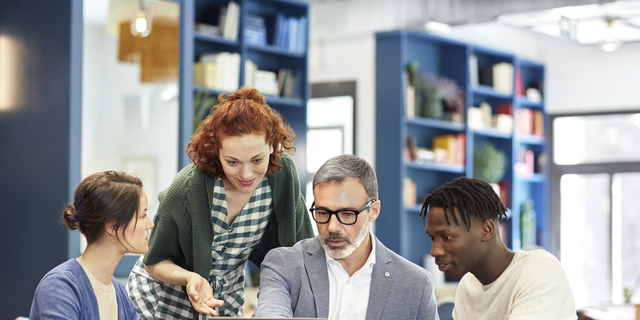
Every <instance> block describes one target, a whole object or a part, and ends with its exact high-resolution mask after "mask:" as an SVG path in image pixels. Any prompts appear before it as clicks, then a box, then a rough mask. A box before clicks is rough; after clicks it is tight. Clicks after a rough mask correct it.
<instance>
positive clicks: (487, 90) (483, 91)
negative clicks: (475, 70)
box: [471, 84, 513, 99]
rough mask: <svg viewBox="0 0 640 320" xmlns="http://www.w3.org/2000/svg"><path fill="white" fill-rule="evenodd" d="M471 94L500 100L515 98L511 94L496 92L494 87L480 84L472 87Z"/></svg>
mask: <svg viewBox="0 0 640 320" xmlns="http://www.w3.org/2000/svg"><path fill="white" fill-rule="evenodd" d="M471 92H472V93H473V94H477V95H484V96H488V97H494V98H499V99H512V98H513V95H511V94H509V93H504V92H500V91H496V90H495V89H493V88H492V87H489V86H485V85H482V84H478V85H475V86H473V87H471Z"/></svg>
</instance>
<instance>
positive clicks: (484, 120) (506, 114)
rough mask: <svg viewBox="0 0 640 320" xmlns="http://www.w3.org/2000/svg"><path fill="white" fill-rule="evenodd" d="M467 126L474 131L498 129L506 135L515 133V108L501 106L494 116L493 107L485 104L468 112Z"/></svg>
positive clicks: (471, 108)
mask: <svg viewBox="0 0 640 320" xmlns="http://www.w3.org/2000/svg"><path fill="white" fill-rule="evenodd" d="M467 124H468V125H469V128H471V129H474V130H485V129H496V130H498V131H500V132H504V133H509V134H510V133H513V106H512V105H510V104H509V105H499V106H497V107H496V113H495V114H493V110H492V108H491V106H490V105H489V104H488V103H486V102H483V103H481V104H480V106H479V107H470V108H469V110H467Z"/></svg>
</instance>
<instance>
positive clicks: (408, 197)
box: [402, 177, 418, 207]
mask: <svg viewBox="0 0 640 320" xmlns="http://www.w3.org/2000/svg"><path fill="white" fill-rule="evenodd" d="M417 194H418V193H417V185H416V183H415V182H413V180H411V178H409V177H404V180H403V186H402V203H403V204H404V206H405V207H413V206H415V205H416V198H417V197H418V196H417Z"/></svg>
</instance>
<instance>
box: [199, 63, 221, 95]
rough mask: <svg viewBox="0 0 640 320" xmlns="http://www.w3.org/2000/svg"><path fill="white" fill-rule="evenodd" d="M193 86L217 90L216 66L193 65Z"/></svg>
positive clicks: (211, 64)
mask: <svg viewBox="0 0 640 320" xmlns="http://www.w3.org/2000/svg"><path fill="white" fill-rule="evenodd" d="M193 84H195V85H197V86H203V87H206V88H209V89H215V88H216V64H215V63H212V62H196V63H194V64H193Z"/></svg>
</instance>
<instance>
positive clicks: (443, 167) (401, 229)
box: [376, 30, 550, 264]
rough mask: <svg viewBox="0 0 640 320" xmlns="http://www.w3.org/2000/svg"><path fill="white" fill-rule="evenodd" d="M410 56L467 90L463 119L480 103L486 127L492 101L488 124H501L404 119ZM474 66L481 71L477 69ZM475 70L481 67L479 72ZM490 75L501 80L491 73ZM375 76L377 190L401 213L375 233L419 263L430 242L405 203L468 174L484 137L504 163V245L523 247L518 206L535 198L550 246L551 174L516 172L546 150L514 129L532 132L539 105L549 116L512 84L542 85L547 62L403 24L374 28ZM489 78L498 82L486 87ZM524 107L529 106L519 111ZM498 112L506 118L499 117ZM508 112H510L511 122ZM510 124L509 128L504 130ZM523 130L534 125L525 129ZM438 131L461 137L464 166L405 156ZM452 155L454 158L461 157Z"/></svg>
mask: <svg viewBox="0 0 640 320" xmlns="http://www.w3.org/2000/svg"><path fill="white" fill-rule="evenodd" d="M412 62H417V65H418V71H419V72H420V73H422V74H425V75H428V74H434V75H437V76H440V77H444V78H447V79H450V80H452V81H454V82H455V83H456V84H457V86H458V87H459V88H460V89H461V90H462V92H463V93H464V96H465V101H464V108H465V114H464V117H463V118H464V119H467V120H469V119H470V117H469V114H470V112H468V110H470V108H471V107H478V108H477V109H473V110H474V112H473V116H474V117H473V122H472V126H473V127H476V124H477V123H478V122H477V121H478V118H477V115H478V114H479V113H478V110H479V111H480V112H482V114H481V116H482V119H481V120H480V121H482V123H483V125H484V126H485V127H486V126H488V125H487V120H486V118H485V116H486V115H487V112H488V109H487V106H486V105H489V108H490V111H491V114H490V116H491V117H492V122H491V125H493V126H497V125H498V124H500V125H501V128H504V129H503V130H502V131H499V130H498V129H493V128H491V129H483V130H476V129H473V128H472V127H470V126H469V125H467V124H466V123H464V124H459V123H452V122H448V121H443V120H439V119H425V118H418V117H416V118H412V119H407V117H406V113H405V112H404V109H405V106H406V104H407V102H406V101H405V99H406V97H407V94H406V91H405V90H406V89H405V86H406V84H405V83H406V82H405V81H404V80H403V79H406V78H405V77H406V76H405V73H406V66H407V64H408V63H412ZM496 65H498V66H497V67H496ZM505 65H506V67H505ZM516 70H519V71H516ZM475 72H477V73H478V74H476V75H474V73H475ZM480 72H483V76H484V77H483V76H481V75H480ZM487 72H489V73H491V76H488V73H487ZM494 73H495V74H497V77H498V78H495V77H494ZM376 74H377V77H376V106H377V107H376V108H377V120H376V121H377V125H376V128H377V129H376V130H377V133H376V139H377V155H376V167H377V168H378V169H377V174H378V181H379V193H380V199H381V200H382V201H383V202H384V205H385V208H390V209H391V210H392V211H396V212H398V213H399V214H398V215H380V216H379V217H378V220H377V222H378V225H383V226H384V227H382V228H378V229H377V230H376V235H377V236H378V237H379V238H380V239H381V240H382V241H383V242H384V243H385V245H386V246H388V247H389V248H390V249H392V250H394V251H396V252H398V253H399V254H400V255H402V256H404V257H405V258H407V259H409V260H410V261H412V262H414V263H417V264H422V259H423V257H424V256H425V255H428V254H429V251H430V247H431V246H430V243H431V242H430V239H429V237H428V236H427V234H426V233H425V232H424V227H425V222H424V221H422V219H420V218H419V216H418V215H419V212H420V209H421V205H422V204H421V203H416V205H415V206H405V205H404V204H405V203H412V202H413V201H411V200H412V199H411V198H410V197H411V196H414V197H415V200H416V202H420V200H422V197H423V196H424V195H425V194H428V193H430V192H432V191H433V190H434V189H435V188H437V187H439V186H441V185H442V184H444V183H446V182H448V181H451V180H453V179H455V178H457V177H460V176H467V177H473V176H474V161H473V158H474V157H473V155H474V151H477V150H478V149H479V147H480V146H482V145H484V144H485V143H491V144H493V145H494V147H495V148H497V149H498V150H499V151H501V152H503V153H504V154H505V156H506V161H507V164H506V168H507V170H506V173H505V176H504V178H503V182H504V183H503V184H502V185H503V188H506V189H503V191H504V190H506V193H507V195H506V198H505V199H506V200H505V202H506V207H507V209H508V213H507V214H508V216H509V219H508V220H505V221H504V222H502V224H503V226H504V227H505V232H506V245H507V246H508V247H509V248H511V249H512V250H519V249H520V243H521V242H520V231H519V221H520V219H519V217H520V210H521V207H522V204H523V203H524V202H525V201H527V200H528V199H532V200H534V202H535V203H536V212H537V216H536V217H537V218H536V219H538V221H537V225H538V226H539V227H540V228H539V232H540V234H539V237H538V239H539V243H538V245H540V246H542V247H544V248H546V249H549V248H550V237H549V232H548V230H549V227H548V221H549V213H548V210H547V208H548V201H547V193H548V186H547V184H548V182H547V180H548V175H547V174H538V173H536V174H533V175H531V176H529V177H523V176H519V175H518V173H517V172H516V171H515V170H514V166H515V167H516V168H517V169H518V172H526V170H528V169H531V168H530V166H529V165H531V162H530V161H529V160H530V159H531V156H532V154H533V157H534V159H538V158H539V157H541V155H543V154H545V152H546V148H547V142H546V139H545V138H541V137H538V136H529V135H528V134H527V135H525V136H520V135H519V134H522V133H523V132H534V130H533V129H534V127H535V128H538V129H539V127H536V126H537V125H538V123H539V122H541V121H539V120H540V117H539V114H537V115H536V114H535V111H542V115H543V117H544V118H543V119H542V120H544V121H542V122H543V123H544V122H545V121H546V115H544V102H540V103H534V102H532V101H529V100H528V99H526V98H524V97H522V94H521V93H520V92H521V91H522V90H524V89H522V88H521V87H520V86H518V87H516V85H520V84H522V87H524V88H530V87H536V86H538V87H539V86H540V85H541V84H542V82H543V81H544V66H543V65H541V64H539V63H536V62H532V61H527V60H523V59H520V58H518V57H515V56H514V55H512V54H510V53H507V52H501V51H497V50H493V49H490V48H483V47H478V46H475V45H470V44H466V43H462V42H458V41H455V40H450V39H446V38H443V37H440V36H436V35H433V34H429V33H424V32H417V31H408V30H403V31H393V32H382V33H378V34H376ZM488 79H497V80H495V81H496V82H493V83H492V84H491V85H489V84H488V83H489V82H488ZM478 83H483V84H478ZM494 87H496V88H499V89H500V90H496V89H494ZM505 92H508V93H505ZM540 92H542V90H540ZM524 108H528V109H533V110H523V111H521V110H520V109H524ZM529 111H531V112H529ZM523 113H524V114H525V116H526V115H529V116H531V118H530V119H531V120H536V121H532V122H531V127H532V128H528V127H527V126H524V125H522V124H521V123H527V122H526V121H525V122H522V121H524V120H522V119H524V118H521V117H520V116H521V114H523ZM527 113H528V114H527ZM498 114H501V115H503V116H501V117H499V116H498ZM515 116H518V118H517V119H516V117H515ZM505 117H510V118H511V119H512V120H513V122H510V121H508V120H509V119H506V118H505ZM536 117H537V118H536ZM500 118H502V119H500ZM516 120H517V121H516ZM510 123H512V127H513V128H512V130H509V129H508V128H509V124H510ZM519 125H521V127H519ZM528 129H532V130H531V131H527V130H528ZM506 131H510V133H506ZM511 132H513V133H511ZM442 136H454V137H455V138H456V142H457V141H458V140H457V139H458V138H460V139H461V140H463V141H464V160H463V163H464V165H458V166H452V165H448V164H443V163H432V162H420V163H418V162H415V161H406V160H404V159H406V155H407V154H410V155H412V156H413V152H411V151H410V150H411V149H412V148H413V146H415V147H416V150H419V148H427V149H430V148H432V147H433V146H432V144H433V141H434V140H435V138H436V137H442ZM545 136H548V133H545ZM449 139H450V138H449ZM450 140H451V139H450ZM405 142H406V143H405ZM407 146H408V147H407ZM447 146H449V145H447ZM405 148H408V149H409V151H406V150H405ZM447 150H454V151H453V152H454V153H456V154H457V151H458V150H459V149H458V148H457V144H455V145H454V146H453V147H452V148H447ZM454 159H458V160H459V158H458V157H454ZM523 159H524V160H523ZM525 160H526V161H525ZM535 161H537V160H534V163H535ZM534 168H535V167H534ZM532 171H533V170H532ZM407 178H409V179H410V180H409V179H407ZM407 181H408V182H410V183H407ZM405 186H408V187H407V188H408V189H407V190H409V191H410V192H411V193H406V192H404V187H405ZM407 195H409V196H407ZM407 197H408V199H407Z"/></svg>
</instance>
